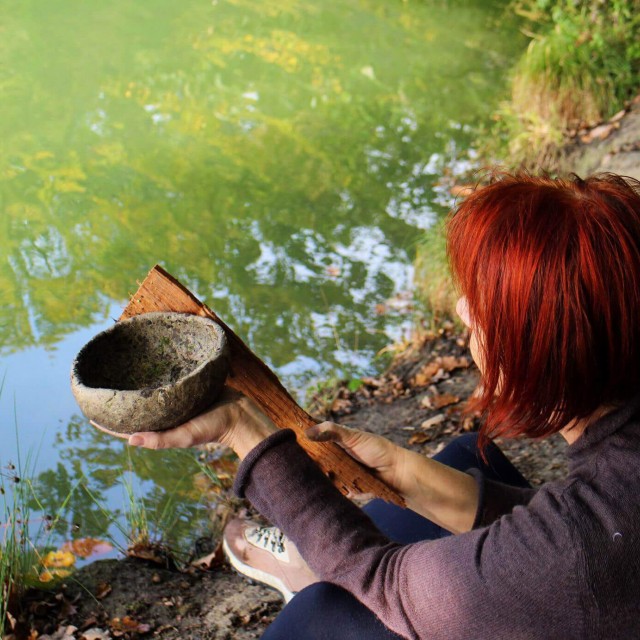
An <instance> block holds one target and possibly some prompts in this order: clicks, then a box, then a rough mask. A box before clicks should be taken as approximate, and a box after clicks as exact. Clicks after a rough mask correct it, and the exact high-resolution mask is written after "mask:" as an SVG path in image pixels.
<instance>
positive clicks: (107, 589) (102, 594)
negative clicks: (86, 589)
mask: <svg viewBox="0 0 640 640" xmlns="http://www.w3.org/2000/svg"><path fill="white" fill-rule="evenodd" d="M111 591H112V587H111V585H110V584H109V583H108V582H100V583H99V584H98V586H97V587H96V593H95V596H96V598H97V599H98V600H102V599H103V598H106V597H107V596H108V595H109V594H110V593H111Z"/></svg>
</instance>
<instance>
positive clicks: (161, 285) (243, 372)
mask: <svg viewBox="0 0 640 640" xmlns="http://www.w3.org/2000/svg"><path fill="white" fill-rule="evenodd" d="M151 311H175V312H178V313H193V314H196V315H200V316H205V317H209V318H211V319H212V320H215V322H217V323H218V324H219V325H220V326H221V327H222V328H223V329H224V331H225V333H226V336H227V341H228V344H229V353H230V358H229V359H230V363H229V364H230V373H229V376H228V378H227V385H229V386H230V387H231V388H233V389H236V390H237V391H240V392H242V393H244V394H245V395H246V396H248V397H249V398H251V399H252V400H253V401H254V402H255V403H256V404H257V405H258V407H260V409H261V410H262V411H263V412H264V413H265V414H266V415H267V416H269V418H271V420H272V421H273V422H274V423H275V424H276V425H277V426H278V427H280V428H281V429H293V431H295V432H296V435H297V436H298V442H299V443H300V446H302V447H303V448H304V450H305V451H306V452H307V453H308V454H309V455H310V456H311V458H312V459H313V460H315V462H316V463H317V464H318V466H319V467H320V468H321V469H322V471H323V472H324V473H326V474H327V476H328V477H329V478H330V479H331V480H332V481H333V483H334V484H335V485H336V487H338V489H340V491H342V493H344V494H345V495H348V494H350V493H356V494H358V493H370V494H374V495H376V496H378V497H380V498H382V499H383V500H386V501H387V502H393V503H394V504H397V505H400V506H405V504H404V500H403V499H402V498H401V497H400V496H399V495H398V494H397V493H396V492H395V491H393V490H392V489H390V488H389V487H388V486H387V485H386V484H384V483H383V482H382V481H381V480H380V479H379V478H376V477H375V476H374V475H373V474H372V473H371V472H370V471H369V470H368V469H367V468H366V467H364V466H362V465H361V464H359V463H358V462H356V461H355V460H354V459H353V458H351V457H350V456H349V455H348V454H347V453H345V452H344V451H343V450H342V449H341V448H340V447H339V446H338V445H336V444H335V443H333V442H312V441H311V440H308V439H307V438H306V437H305V435H304V433H305V429H306V428H307V427H309V426H311V425H313V424H316V422H317V421H316V420H314V419H313V418H312V417H311V416H310V415H309V414H308V413H307V412H306V411H304V409H302V408H301V407H300V406H299V405H298V404H297V403H296V401H295V400H294V399H293V398H292V397H291V395H290V394H289V392H288V391H287V390H286V389H285V388H284V387H283V386H282V383H281V382H280V380H278V377H277V376H276V374H275V373H273V371H271V369H270V368H269V367H268V366H267V365H266V364H265V363H264V362H263V361H262V360H260V358H258V356H256V355H255V354H254V353H253V352H252V351H251V349H249V347H247V345H246V344H245V343H244V342H243V341H242V340H241V339H240V338H239V337H238V336H237V335H236V334H235V333H234V332H233V331H232V330H231V329H229V327H228V326H227V325H226V324H225V323H224V322H223V321H222V320H221V319H220V318H219V317H218V316H217V315H216V314H215V313H214V312H213V311H211V309H209V307H207V306H206V305H205V304H203V303H202V302H200V301H199V300H198V299H197V298H196V297H195V296H194V295H193V294H192V293H191V292H190V291H189V290H188V289H187V288H186V287H184V286H183V285H181V284H180V283H179V282H178V281H177V280H176V279H175V278H174V277H173V276H171V275H170V274H169V273H167V272H166V271H165V270H164V269H163V268H162V267H160V266H158V265H156V266H155V267H154V268H153V269H151V271H150V272H149V274H148V275H147V277H146V278H145V279H144V282H143V283H142V284H141V285H140V288H139V289H138V291H137V292H136V293H135V294H134V295H133V297H132V298H131V300H130V301H129V304H128V305H127V306H126V308H125V310H124V311H123V313H122V316H121V317H120V319H121V320H124V319H126V318H131V317H132V316H135V315H138V314H140V313H149V312H151Z"/></svg>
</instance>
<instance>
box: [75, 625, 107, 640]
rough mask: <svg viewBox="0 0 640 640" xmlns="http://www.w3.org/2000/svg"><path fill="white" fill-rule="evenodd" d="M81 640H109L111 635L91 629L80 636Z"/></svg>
mask: <svg viewBox="0 0 640 640" xmlns="http://www.w3.org/2000/svg"><path fill="white" fill-rule="evenodd" d="M80 638H81V640H111V634H110V633H109V632H108V631H105V630H104V629H98V628H97V627H93V628H91V629H87V630H86V631H85V632H84V633H83V634H82V635H81V636H80Z"/></svg>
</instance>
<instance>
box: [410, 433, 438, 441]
mask: <svg viewBox="0 0 640 640" xmlns="http://www.w3.org/2000/svg"><path fill="white" fill-rule="evenodd" d="M431 437H432V436H431V434H430V433H425V432H424V431H421V432H420V433H414V434H413V435H412V436H411V437H410V438H409V444H423V443H425V442H429V440H431Z"/></svg>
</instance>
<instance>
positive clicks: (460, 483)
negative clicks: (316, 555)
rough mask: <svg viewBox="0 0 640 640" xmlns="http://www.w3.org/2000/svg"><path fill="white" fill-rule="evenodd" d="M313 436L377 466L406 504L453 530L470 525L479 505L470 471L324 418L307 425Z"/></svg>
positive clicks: (465, 529)
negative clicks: (466, 471) (318, 422)
mask: <svg viewBox="0 0 640 640" xmlns="http://www.w3.org/2000/svg"><path fill="white" fill-rule="evenodd" d="M306 433H307V436H308V437H309V439H310V440H316V441H327V440H331V441H333V442H336V443H337V444H338V445H340V446H341V447H342V448H343V449H344V450H345V451H346V452H347V453H348V454H349V455H350V456H351V457H352V458H355V459H356V460H357V461H358V462H361V463H362V464H364V465H365V466H367V467H369V468H371V469H373V470H374V471H375V472H376V474H377V475H378V476H379V477H380V479H381V480H383V481H384V482H386V484H388V485H389V486H390V487H391V488H392V489H395V490H396V491H397V492H398V493H399V494H400V495H401V496H402V497H403V498H404V499H405V501H406V503H407V506H408V507H409V508H410V509H412V510H413V511H415V512H416V513H419V514H421V515H423V516H424V517H425V518H429V520H431V521H433V522H435V523H437V524H439V525H440V526H442V527H444V528H445V529H448V530H449V531H451V532H452V533H461V532H462V531H469V529H470V528H471V527H472V525H473V522H474V519H475V514H476V511H477V508H478V499H479V496H478V486H477V484H476V481H475V480H474V479H473V478H472V477H471V476H470V475H468V474H466V473H463V472H462V471H458V470H456V469H452V468H451V467H447V466H446V465H444V464H442V463H440V462H437V461H436V460H432V459H431V458H427V457H426V456H423V455H421V454H419V453H417V452H415V451H409V450H408V449H404V448H402V447H399V446H397V445H395V444H393V442H391V441H389V440H387V439H386V438H383V437H382V436H378V435H375V434H373V433H367V432H366V431H357V430H356V429H349V428H348V427H343V426H341V425H338V424H334V423H333V422H323V423H322V424H318V425H314V426H313V427H309V428H308V429H307V432H306Z"/></svg>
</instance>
